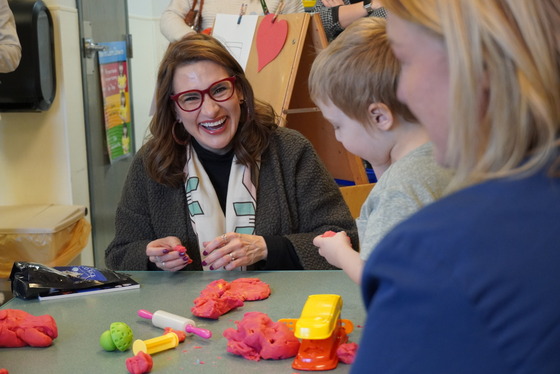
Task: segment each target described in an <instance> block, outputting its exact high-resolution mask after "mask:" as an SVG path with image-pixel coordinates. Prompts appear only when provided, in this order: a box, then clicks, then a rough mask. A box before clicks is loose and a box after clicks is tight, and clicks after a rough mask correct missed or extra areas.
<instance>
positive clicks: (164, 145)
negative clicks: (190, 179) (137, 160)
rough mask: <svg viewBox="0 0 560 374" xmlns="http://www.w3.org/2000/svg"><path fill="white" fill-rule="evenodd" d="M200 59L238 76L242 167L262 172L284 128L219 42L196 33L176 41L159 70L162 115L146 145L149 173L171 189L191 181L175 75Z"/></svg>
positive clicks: (158, 100) (238, 142)
mask: <svg viewBox="0 0 560 374" xmlns="http://www.w3.org/2000/svg"><path fill="white" fill-rule="evenodd" d="M199 61H212V62H214V63H216V64H218V65H220V66H222V67H223V68H224V69H225V70H226V71H227V73H228V74H229V75H230V76H235V77H236V80H235V89H236V90H239V91H240V92H241V94H242V97H243V99H244V100H243V102H242V103H241V118H240V120H239V126H238V129H237V133H236V134H235V136H234V138H233V140H232V143H233V149H234V152H235V155H236V156H237V159H238V162H239V163H241V164H243V165H246V166H247V167H251V168H256V167H257V162H258V160H259V159H260V156H261V154H262V153H263V152H264V150H265V149H266V148H267V147H268V144H269V137H270V134H271V133H272V132H273V131H274V129H275V128H276V127H277V126H278V125H277V123H278V122H277V116H276V114H275V113H274V109H273V108H272V107H271V106H270V105H269V104H267V103H264V102H261V101H259V100H257V99H255V96H254V93H253V88H252V87H251V84H250V83H249V81H248V80H247V77H246V76H245V73H244V72H243V69H242V68H241V66H240V65H239V63H238V62H237V61H236V60H235V58H234V57H233V56H232V55H231V54H230V53H229V52H228V50H227V49H226V48H225V47H224V46H223V45H222V44H221V43H220V42H219V41H218V40H216V39H215V38H213V37H212V36H208V35H205V34H195V33H193V34H189V35H187V36H186V37H184V38H183V39H181V40H179V41H176V42H174V43H171V44H170V45H169V47H168V48H167V51H166V52H165V55H164V56H163V59H162V61H161V64H160V67H159V71H158V76H157V88H156V97H155V100H156V112H155V113H154V116H153V118H152V121H151V122H150V133H151V134H150V138H149V140H148V141H147V142H146V144H145V145H144V148H145V150H146V157H145V167H146V169H147V172H148V174H149V175H150V177H151V178H152V179H154V180H155V181H156V182H158V183H161V184H163V185H166V186H170V187H180V186H181V185H182V184H183V183H184V181H185V175H184V173H183V168H184V166H185V163H186V152H185V145H186V144H188V143H189V142H190V140H191V136H190V135H189V133H188V132H187V131H186V130H185V128H184V127H183V125H182V124H180V123H178V122H177V119H176V117H177V116H176V112H175V103H174V102H173V101H172V100H171V99H170V96H171V95H172V94H173V77H174V75H175V71H176V70H177V68H179V67H181V66H184V65H187V64H191V63H195V62H199ZM254 175H256V174H254Z"/></svg>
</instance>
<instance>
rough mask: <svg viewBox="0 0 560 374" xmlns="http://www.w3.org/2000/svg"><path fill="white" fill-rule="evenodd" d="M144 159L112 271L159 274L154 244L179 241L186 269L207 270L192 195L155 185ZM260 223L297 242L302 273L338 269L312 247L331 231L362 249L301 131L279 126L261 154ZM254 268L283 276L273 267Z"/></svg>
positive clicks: (123, 210)
mask: <svg viewBox="0 0 560 374" xmlns="http://www.w3.org/2000/svg"><path fill="white" fill-rule="evenodd" d="M143 160H144V152H143V150H142V149H141V150H140V151H139V152H138V153H137V155H136V156H135V158H134V160H133V162H132V165H131V167H130V170H129V173H128V176H127V180H126V182H125V185H124V188H123V193H122V197H121V201H120V203H119V205H118V207H117V212H116V222H115V225H116V235H115V238H114V239H113V241H112V242H111V244H110V245H109V247H108V248H107V250H106V252H105V261H106V264H107V266H108V267H109V268H111V269H115V270H157V268H156V267H155V266H153V264H152V263H151V262H150V261H149V260H148V257H147V256H146V246H147V244H148V243H149V242H151V241H153V240H155V239H158V238H163V237H166V236H176V237H178V238H179V239H180V240H181V242H182V243H183V245H184V246H185V247H186V248H187V253H188V255H189V256H190V257H191V258H192V260H193V263H192V264H190V265H188V266H187V267H185V269H184V270H202V265H201V259H200V251H199V248H198V241H197V239H196V235H195V233H194V231H193V229H192V225H191V223H190V219H189V216H188V210H187V201H186V193H185V189H184V188H183V187H181V188H170V187H166V186H163V185H161V184H159V183H157V182H155V181H153V180H152V179H150V178H149V176H148V174H147V173H146V170H145V168H144V165H143ZM255 219H256V226H255V235H262V236H281V237H284V238H286V239H288V240H289V241H290V242H291V243H292V245H293V246H294V249H295V252H296V254H297V257H299V263H300V264H301V266H299V268H303V269H309V270H320V269H334V267H332V266H331V265H330V264H329V263H328V262H327V261H326V260H325V259H324V258H323V257H322V256H320V255H319V253H318V250H317V248H316V247H315V246H314V245H313V242H312V241H313V238H314V237H315V236H317V235H320V234H322V233H324V232H325V231H327V230H333V231H341V230H344V231H346V232H347V233H348V234H349V235H350V237H351V238H352V242H353V246H354V248H356V249H357V248H358V241H357V231H356V226H355V223H354V220H353V219H352V216H351V215H350V212H349V210H348V208H347V206H346V204H345V203H344V200H343V199H342V195H341V194H340V190H339V189H338V186H337V185H336V183H335V182H334V180H333V178H332V176H331V175H330V174H329V173H328V171H327V170H326V169H325V167H324V165H323V164H322V162H321V161H320V160H319V158H318V156H317V154H316V152H315V150H314V149H313V146H312V145H311V143H310V142H309V141H308V140H307V139H306V138H305V137H304V136H303V135H301V134H300V133H299V132H297V131H295V130H290V129H287V128H278V129H277V130H276V131H275V133H274V134H273V136H272V138H271V141H270V146H269V147H268V148H267V150H266V151H265V152H264V154H263V156H262V162H261V169H260V175H259V186H258V191H257V211H256V217H255ZM270 255H285V256H289V255H290V254H289V253H285V254H269V256H270ZM269 260H270V263H274V262H275V261H273V260H272V259H269ZM250 268H259V269H265V270H276V269H274V268H271V267H269V266H267V262H266V261H265V262H263V263H260V264H259V265H258V266H253V267H250Z"/></svg>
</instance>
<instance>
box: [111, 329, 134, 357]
mask: <svg viewBox="0 0 560 374" xmlns="http://www.w3.org/2000/svg"><path fill="white" fill-rule="evenodd" d="M109 330H110V331H111V338H112V339H113V343H114V344H115V347H117V349H118V350H119V351H126V350H127V349H129V348H130V347H131V346H132V340H133V339H134V334H133V333H132V329H131V328H130V327H129V326H128V325H127V324H126V323H124V322H113V323H111V327H110V329H109Z"/></svg>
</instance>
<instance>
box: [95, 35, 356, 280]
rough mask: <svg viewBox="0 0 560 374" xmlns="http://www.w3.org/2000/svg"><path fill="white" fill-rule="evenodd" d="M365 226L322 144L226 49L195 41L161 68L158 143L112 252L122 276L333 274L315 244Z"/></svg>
mask: <svg viewBox="0 0 560 374" xmlns="http://www.w3.org/2000/svg"><path fill="white" fill-rule="evenodd" d="M327 230H333V231H346V232H347V233H349V234H350V236H351V237H352V239H353V240H354V248H357V247H358V246H357V240H356V239H357V235H356V228H355V224H354V221H353V219H352V217H351V215H350V212H349V210H348V208H347V207H346V205H345V203H344V200H343V199H342V196H341V194H340V191H339V189H338V187H337V185H336V184H335V182H334V180H333V178H332V177H331V176H330V174H329V173H328V172H327V171H326V169H325V167H324V166H323V164H322V163H321V161H320V160H319V158H318V156H317V154H316V153H315V151H314V149H313V146H312V145H311V143H310V142H309V141H308V140H307V139H306V138H304V137H303V136H302V135H301V134H299V133H298V132H296V131H294V130H290V129H287V128H283V127H279V126H278V125H277V117H276V115H275V113H274V111H273V109H272V107H271V106H270V105H268V104H266V103H263V102H260V101H258V100H257V99H255V97H254V94H253V90H252V88H251V85H250V84H249V82H248V80H247V78H246V77H245V74H244V72H243V70H242V68H241V67H240V66H239V64H238V63H237V61H236V60H235V58H234V57H233V56H231V55H230V53H229V52H228V51H227V50H226V49H225V48H224V46H223V45H222V44H220V43H219V42H218V41H217V40H216V39H214V38H213V37H211V36H207V35H204V34H191V35H188V36H187V37H185V38H184V39H182V40H180V41H178V42H175V43H172V44H170V46H169V47H168V49H167V51H166V53H165V56H164V57H163V60H162V62H161V65H160V69H159V73H158V78H157V90H156V112H155V114H154V116H153V118H152V122H151V124H150V138H149V140H148V141H147V142H146V144H145V145H144V146H143V147H142V148H141V149H140V151H139V152H138V154H137V155H136V157H135V159H134V161H133V163H132V165H131V168H130V171H129V175H128V178H127V181H126V184H125V186H124V189H123V195H122V198H121V201H120V203H119V206H118V208H117V215H116V236H115V238H114V240H113V242H112V243H111V244H110V245H109V247H108V248H107V251H106V256H105V259H106V263H107V266H108V267H110V268H112V269H117V270H158V269H161V270H169V271H177V270H218V269H225V270H234V269H235V270H244V269H258V270H261V269H262V270H288V269H333V267H332V266H331V265H329V264H328V263H327V261H326V260H325V259H324V258H323V257H321V256H320V255H319V253H318V252H317V249H316V248H315V246H314V245H313V242H312V240H313V238H314V237H315V236H316V235H317V234H321V233H323V232H325V231H327Z"/></svg>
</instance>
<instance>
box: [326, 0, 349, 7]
mask: <svg viewBox="0 0 560 374" xmlns="http://www.w3.org/2000/svg"><path fill="white" fill-rule="evenodd" d="M321 2H322V3H323V5H324V6H326V7H327V8H332V7H333V6H338V5H344V1H342V0H321Z"/></svg>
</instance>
